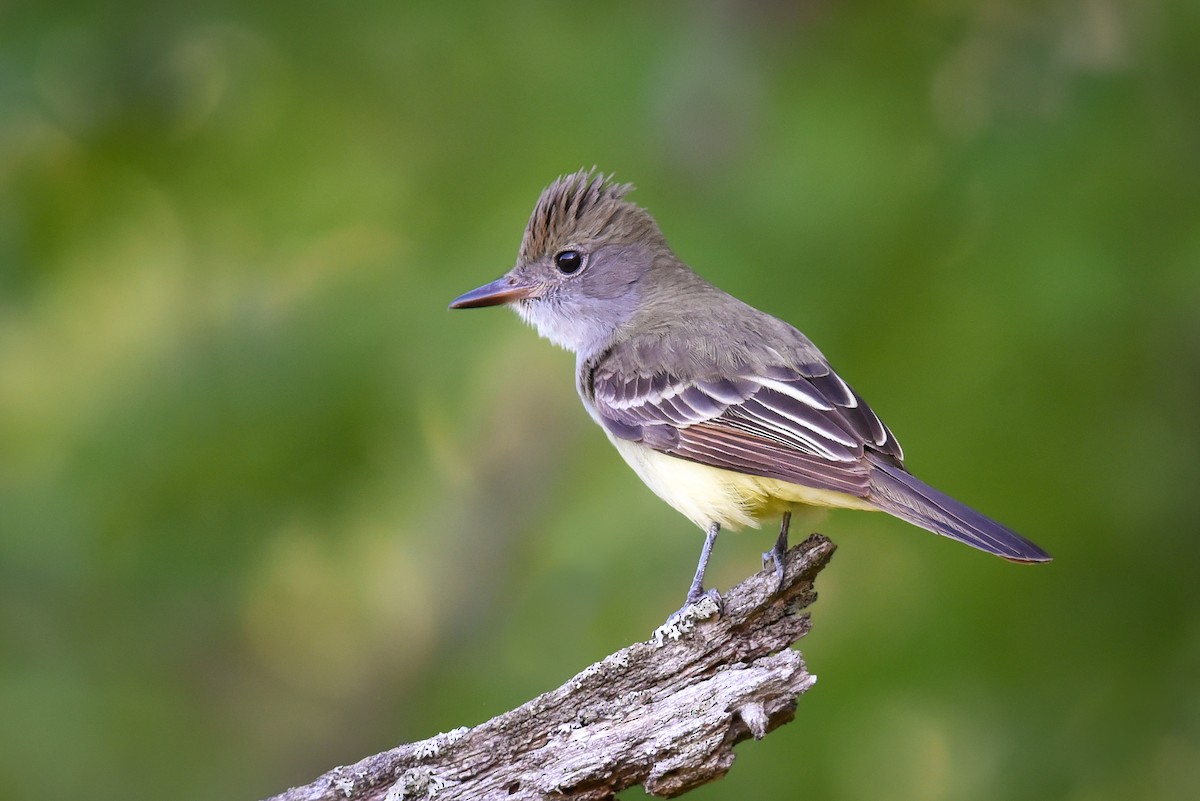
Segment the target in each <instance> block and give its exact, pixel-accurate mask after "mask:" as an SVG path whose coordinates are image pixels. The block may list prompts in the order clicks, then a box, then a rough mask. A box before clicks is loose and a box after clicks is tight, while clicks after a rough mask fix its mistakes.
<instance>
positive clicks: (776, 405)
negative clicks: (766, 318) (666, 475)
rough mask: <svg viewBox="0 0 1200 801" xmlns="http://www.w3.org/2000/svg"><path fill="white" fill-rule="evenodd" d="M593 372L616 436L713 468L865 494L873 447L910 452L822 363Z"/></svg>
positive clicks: (600, 408) (897, 455) (595, 394)
mask: <svg viewBox="0 0 1200 801" xmlns="http://www.w3.org/2000/svg"><path fill="white" fill-rule="evenodd" d="M591 379H592V380H591V396H592V402H593V405H594V407H595V409H596V412H597V414H598V416H599V418H600V420H601V422H602V423H604V424H605V426H606V427H607V428H608V430H609V431H610V432H611V433H612V434H613V435H614V436H616V437H619V438H621V439H632V440H640V441H643V442H645V443H646V444H647V445H649V446H650V447H652V448H654V449H655V450H659V451H662V452H663V453H668V454H671V455H674V456H678V457H680V458H683V459H690V460H692V461H696V462H700V463H703V464H710V465H712V466H714V467H722V468H725V469H728V470H736V471H738V472H743V473H749V474H752V475H760V476H764V477H768V478H777V479H780V480H784V481H791V482H795V483H799V484H803V485H805V486H810V487H816V488H819V489H831V490H835V491H839V492H848V493H851V494H854V495H858V496H865V495H866V494H867V492H869V488H870V482H869V476H868V474H869V469H870V468H869V465H868V463H867V462H866V461H864V454H865V452H866V451H867V450H868V449H869V450H872V451H877V452H878V453H880V454H881V455H883V456H885V457H890V458H891V459H893V460H894V461H896V463H897V464H898V463H899V460H900V459H901V458H902V457H901V452H900V449H899V446H898V445H897V444H896V442H895V438H894V437H892V436H891V432H889V431H888V430H887V427H886V426H884V425H883V423H882V422H880V421H879V418H878V417H876V416H875V413H874V412H872V411H871V410H870V408H869V407H868V406H867V404H866V403H865V402H863V400H862V399H861V398H860V397H859V396H858V395H857V394H855V393H854V391H853V390H852V389H850V387H849V386H848V385H847V384H846V382H844V381H842V380H841V378H839V377H838V376H837V374H836V373H834V372H833V371H832V370H830V369H829V368H828V367H827V366H826V365H823V364H813V365H806V366H805V369H803V370H796V369H793V368H789V367H784V366H775V367H770V368H767V369H765V370H761V371H758V372H756V373H753V374H750V373H747V374H742V375H736V376H730V377H722V378H706V379H698V380H690V381H689V380H681V379H679V378H676V377H674V376H671V375H669V374H666V373H661V372H660V373H655V374H654V375H648V376H647V375H638V376H633V377H630V376H628V375H618V374H616V373H615V372H614V371H611V370H609V371H604V370H597V371H594V372H593V373H592V376H591Z"/></svg>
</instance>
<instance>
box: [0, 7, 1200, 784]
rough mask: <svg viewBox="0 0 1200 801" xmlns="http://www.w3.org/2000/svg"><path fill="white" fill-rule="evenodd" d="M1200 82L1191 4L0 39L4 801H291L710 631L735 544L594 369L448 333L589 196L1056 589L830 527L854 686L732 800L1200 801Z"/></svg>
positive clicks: (383, 12)
mask: <svg viewBox="0 0 1200 801" xmlns="http://www.w3.org/2000/svg"><path fill="white" fill-rule="evenodd" d="M1198 41H1200V6H1198V5H1197V4H1196V3H1194V2H1191V0H1180V2H1176V3H1169V2H1168V3H1158V2H1146V3H1122V2H1117V1H1116V0H1061V1H1060V2H1046V3H1034V2H1018V1H1017V0H987V1H985V2H953V0H933V2H923V3H914V4H888V3H878V2H877V3H865V4H864V3H844V2H843V3H839V2H806V3H786V2H766V1H765V0H760V1H759V2H744V3H733V2H702V3H690V2H673V3H671V2H668V3H634V2H621V3H613V4H603V5H601V4H594V5H590V6H584V5H583V4H566V3H555V2H550V1H549V0H542V1H535V0H528V1H527V2H519V3H509V4H481V3H441V2H405V3H356V4H331V3H324V2H312V1H311V0H297V1H295V2H291V3H253V2H247V3H222V2H215V3H207V4H188V3H179V4H168V3H146V2H123V3H107V4H100V3H90V4H89V3H83V2H65V3H41V4H33V3H26V4H17V5H13V4H12V3H5V4H4V5H2V6H0V786H3V787H4V788H5V790H4V791H3V792H4V795H5V796H6V797H12V798H67V797H86V798H89V799H92V801H103V800H105V799H159V798H172V799H181V800H182V801H191V800H192V799H197V800H198V799H254V798H257V797H260V796H264V795H268V794H270V793H273V792H277V791H280V790H283V789H285V788H286V787H288V786H289V785H293V784H299V783H303V782H306V781H309V780H310V779H312V778H314V777H315V776H316V775H318V774H319V773H321V772H323V771H325V770H326V769H329V768H331V767H333V766H334V765H336V764H340V763H347V762H351V761H353V760H355V759H357V758H359V757H362V756H365V755H367V754H370V753H375V752H377V751H380V750H382V749H385V748H388V747H390V746H392V745H395V744H397V743H400V742H406V741H412V740H416V739H420V738H424V737H428V736H430V735H433V734H435V733H437V732H439V731H445V730H449V729H451V728H454V727H456V726H460V725H473V724H475V723H478V722H480V721H483V720H485V719H487V718H488V717H491V716H492V715H495V714H498V713H500V712H503V711H505V710H508V709H509V708H511V707H513V706H515V705H517V704H519V703H521V702H523V701H525V700H527V699H528V698H530V697H532V696H533V695H535V694H537V693H539V692H541V691H544V690H547V689H550V688H552V687H554V686H557V685H558V684H559V683H561V682H562V681H564V680H566V679H567V678H568V677H570V676H571V675H572V674H573V673H574V672H575V671H577V670H579V669H581V668H583V667H584V666H586V665H587V664H588V663H590V662H592V661H593V660H596V659H598V658H600V657H602V656H604V655H606V654H608V653H609V652H611V651H614V650H616V649H617V648H619V647H621V646H623V645H625V644H627V643H629V642H631V641H633V640H636V639H644V638H645V637H647V636H648V635H649V633H650V631H651V630H652V629H653V628H654V627H655V626H656V625H657V624H658V623H660V622H661V621H662V620H663V619H664V617H665V616H666V615H667V614H668V613H669V612H670V611H671V610H673V609H675V608H676V607H677V606H678V604H679V602H680V601H681V598H682V594H683V591H684V590H685V588H686V585H687V582H688V580H689V578H690V576H691V571H692V569H693V567H694V564H695V558H696V555H697V553H698V549H699V545H700V542H701V538H700V533H699V532H698V531H697V530H695V529H693V528H692V527H691V526H690V524H689V523H687V522H686V521H685V520H684V519H683V518H682V517H680V516H679V515H677V514H676V513H675V512H673V511H672V510H671V509H669V508H668V507H667V506H666V505H664V504H662V503H661V502H660V501H658V500H657V499H656V498H654V497H653V496H652V495H651V494H650V492H649V491H647V490H646V489H645V488H644V487H642V486H641V484H640V483H639V482H638V480H637V479H636V477H634V475H633V474H632V473H631V472H630V471H629V470H628V469H627V468H625V466H624V465H623V464H622V463H621V462H620V460H619V458H618V457H617V455H616V453H615V452H613V451H612V449H611V448H610V446H609V445H608V444H607V443H606V442H605V441H604V437H603V436H602V435H601V433H600V431H599V430H598V429H596V428H595V427H594V426H593V424H592V423H591V422H590V421H589V420H588V419H587V416H586V415H585V413H584V412H583V411H582V409H581V408H580V406H579V403H578V400H577V399H576V397H575V395H574V389H573V381H572V366H573V361H572V357H571V356H570V355H569V354H567V353H565V352H562V351H558V350H555V349H554V348H552V347H551V346H549V345H548V344H547V343H545V342H543V341H539V340H538V339H537V337H536V336H535V334H534V333H533V332H532V331H530V330H528V329H526V328H524V327H523V326H522V325H520V323H519V322H518V320H517V319H516V318H515V317H513V316H512V315H511V314H508V313H505V312H501V311H479V312H454V313H450V312H448V311H447V310H446V304H447V302H448V301H449V300H450V299H451V298H452V297H454V296H455V295H457V294H458V293H460V292H462V291H465V290H467V289H470V288H472V287H474V286H476V285H478V284H481V283H483V282H484V281H487V280H491V279H492V278H494V277H496V276H498V275H499V274H500V273H502V272H503V271H504V270H506V269H507V268H508V267H509V266H510V265H511V264H512V261H513V258H514V256H515V253H516V247H517V244H518V242H519V239H520V234H521V230H522V227H523V225H524V223H525V220H526V218H527V216H528V213H529V210H530V208H531V207H532V204H533V202H534V200H535V199H536V197H537V195H538V193H539V192H540V190H541V188H542V187H543V186H544V185H545V184H546V183H548V182H549V181H550V180H551V179H553V178H554V177H555V176H557V175H559V174H561V173H564V172H570V171H573V170H575V169H578V168H579V167H581V166H591V165H593V164H595V165H599V166H600V167H601V168H602V169H604V170H607V171H613V172H615V173H616V175H617V177H618V178H619V179H622V180H628V181H633V182H635V183H637V184H638V185H639V186H640V189H639V190H638V192H637V193H636V194H635V195H634V199H636V200H637V201H639V202H640V203H642V204H643V205H646V206H647V207H648V208H650V209H651V211H652V212H653V213H654V214H655V215H656V216H657V218H658V220H659V221H660V223H661V224H662V227H663V228H664V230H665V231H666V233H667V235H668V237H669V238H670V240H671V242H672V243H673V245H674V246H675V249H676V250H677V252H678V253H679V254H680V256H681V257H682V258H684V259H685V260H686V261H688V262H689V263H691V264H692V265H693V266H694V267H695V268H696V269H697V270H698V271H700V272H701V273H702V274H704V275H705V276H707V277H709V278H710V279H712V280H713V281H714V282H716V283H718V284H719V285H721V286H722V287H724V288H726V289H727V290H729V291H731V292H733V293H734V294H736V295H738V296H740V297H742V298H744V299H745V300H747V301H749V302H751V303H753V304H755V305H757V306H760V307H762V308H764V309H766V310H768V311H771V312H773V313H775V314H777V315H779V316H781V317H784V318H786V319H788V320H790V321H792V322H794V323H796V324H797V325H798V326H800V327H801V328H803V329H804V330H805V331H806V332H807V333H808V334H809V335H810V336H811V337H812V338H813V339H814V340H815V341H816V342H817V343H818V344H819V345H820V346H821V347H822V348H823V349H824V350H825V352H826V354H827V355H828V356H829V357H830V359H831V360H832V361H833V363H834V364H835V366H837V367H838V368H839V369H840V370H841V372H842V373H843V374H844V375H846V376H847V377H848V378H849V380H850V381H851V382H852V383H853V384H854V385H855V386H856V387H857V388H858V390H859V391H860V392H861V393H862V394H863V395H864V396H865V397H867V398H868V399H869V400H870V401H871V403H872V405H873V406H875V408H876V409H877V410H878V411H879V412H880V413H881V414H882V416H883V417H884V418H885V419H886V420H887V421H888V422H889V423H890V425H891V426H892V428H893V429H894V430H895V431H896V432H897V433H898V434H899V438H900V440H901V441H902V442H903V443H904V444H905V446H906V450H907V452H908V456H909V460H908V461H909V466H910V467H911V468H912V469H913V470H914V471H915V472H917V473H918V474H920V475H922V476H924V477H925V478H927V479H928V480H929V481H930V482H931V483H934V484H936V485H938V486H940V487H942V488H943V489H946V490H947V491H949V492H951V493H952V494H954V495H956V496H958V497H960V498H961V499H963V500H965V501H967V502H968V503H971V504H972V505H975V506H977V507H978V508H980V509H981V510H984V511H986V512H990V513H992V514H994V515H996V516H997V517H999V518H1001V519H1003V520H1004V521H1006V522H1008V523H1009V524H1011V525H1012V526H1013V527H1015V528H1017V529H1018V530H1020V531H1022V532H1025V533H1027V534H1028V535H1029V536H1031V537H1033V538H1034V539H1036V540H1037V541H1038V542H1039V543H1041V544H1042V545H1044V546H1045V547H1046V548H1047V549H1049V550H1050V551H1051V552H1052V553H1054V554H1055V556H1056V557H1057V559H1056V561H1055V562H1053V563H1052V564H1051V565H1049V566H1045V567H1032V568H1027V567H1018V566H1014V565H1010V564H1007V563H1005V562H1002V561H1001V560H998V559H993V558H989V557H986V556H984V555H983V554H979V553H976V552H973V551H970V550H968V549H966V548H963V547H959V546H955V545H953V544H952V543H950V542H948V541H946V540H942V539H940V538H936V537H933V536H930V535H928V534H925V533H923V532H921V531H919V530H917V529H914V528H912V527H909V526H906V525H904V524H902V523H900V522H898V521H895V520H892V519H890V518H886V517H884V516H882V515H879V516H876V515H867V514H861V513H851V512H843V513H838V514H835V515H833V516H832V517H831V518H829V519H828V520H826V521H824V522H823V523H821V530H822V531H824V532H825V533H827V534H829V535H830V536H832V537H833V538H834V539H835V540H836V542H838V543H839V546H840V550H839V551H838V553H837V556H836V557H835V559H834V561H833V563H832V564H831V566H830V567H829V569H828V570H826V571H825V572H824V573H823V574H822V576H821V578H820V580H819V585H818V587H819V590H820V593H821V598H820V601H819V602H818V603H817V605H816V606H815V608H814V610H813V612H814V621H815V627H814V630H813V632H812V634H811V635H810V636H809V637H808V638H807V639H806V640H805V641H804V642H803V643H802V646H803V648H802V650H803V651H804V654H805V656H806V658H807V659H808V661H809V663H810V666H811V668H812V669H813V671H814V672H815V673H817V674H818V675H819V676H820V683H819V684H818V685H817V686H816V688H815V690H814V691H813V692H811V693H810V694H809V695H807V696H806V697H805V698H804V699H803V700H802V702H801V704H800V707H799V711H798V713H797V717H796V721H795V722H794V723H793V724H791V725H789V726H787V727H786V728H785V729H782V730H780V731H778V732H776V733H775V734H773V735H772V736H771V737H769V738H768V739H767V740H765V741H763V742H758V743H755V742H751V743H746V744H743V745H741V746H739V749H738V751H739V754H740V756H739V759H738V761H737V763H736V764H735V765H734V767H733V770H732V771H731V773H730V775H729V776H728V777H727V778H726V779H725V780H723V781H722V782H719V783H717V784H714V785H710V786H708V787H706V788H703V789H702V790H700V791H697V792H696V793H695V794H694V796H689V797H694V798H697V799H717V798H756V799H790V798H795V797H805V798H813V799H857V798H921V799H963V798H970V799H1013V798H1055V799H1080V800H1084V799H1086V800H1087V801H1092V800H1093V799H1095V800H1097V801H1099V800H1101V799H1148V798H1152V799H1193V798H1196V797H1198V796H1200V680H1198V679H1197V671H1198V669H1200V590H1198V589H1197V585H1198V581H1197V568H1198V567H1200V537H1198V534H1200V523H1198V514H1197V509H1196V494H1197V492H1198V491H1200V470H1198V469H1197V457H1198V456H1200V424H1198V423H1197V413H1198V410H1200V95H1198V94H1197V85H1198V84H1200V47H1197V42H1198ZM771 536H772V535H771V533H770V532H757V533H755V532H751V533H749V534H745V535H739V536H729V537H726V538H724V539H723V540H722V542H721V543H720V546H719V548H718V550H717V553H716V557H715V564H714V567H713V571H712V574H711V575H712V577H713V579H714V580H715V583H716V585H717V586H719V587H728V586H729V585H730V584H732V583H735V582H736V581H738V580H739V579H741V578H742V577H744V576H746V575H748V574H749V573H750V572H752V571H753V570H754V569H756V567H757V563H758V553H759V552H760V551H762V550H763V549H765V548H766V547H767V546H768V545H769V544H770V541H771ZM623 796H626V797H628V798H637V797H640V796H641V791H640V790H638V789H634V790H631V791H629V792H627V793H624V794H623Z"/></svg>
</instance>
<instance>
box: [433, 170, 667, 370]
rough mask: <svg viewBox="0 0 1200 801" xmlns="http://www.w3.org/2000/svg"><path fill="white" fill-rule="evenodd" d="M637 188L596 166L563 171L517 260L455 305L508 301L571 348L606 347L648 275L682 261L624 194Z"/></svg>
mask: <svg viewBox="0 0 1200 801" xmlns="http://www.w3.org/2000/svg"><path fill="white" fill-rule="evenodd" d="M632 188H633V187H632V186H631V185H630V184H617V183H613V182H612V180H611V179H610V178H608V177H606V176H604V175H602V174H600V173H597V172H595V171H586V170H581V171H580V172H576V173H573V174H571V175H565V176H562V177H561V178H559V179H558V180H556V181H555V182H554V183H552V184H550V186H548V187H546V189H545V191H543V192H542V196H541V197H540V198H538V202H537V205H535V206H534V209H533V214H532V215H531V216H530V217H529V224H528V225H527V226H526V227H525V235H524V237H523V238H522V240H521V249H520V252H519V253H518V255H517V263H516V265H515V266H514V267H513V268H512V269H511V270H509V271H508V272H507V273H506V274H505V275H503V276H501V277H500V278H499V279H497V280H495V281H493V282H491V283H490V284H485V285H484V286H481V287H479V288H478V289H474V290H471V291H470V292H467V293H466V294H464V295H461V296H460V297H458V298H455V300H454V301H453V302H452V303H451V304H450V308H452V309H469V308H475V307H479V306H498V305H501V304H505V305H508V306H510V307H512V309H513V310H514V311H515V312H517V314H519V315H520V316H521V317H522V318H523V319H524V320H525V321H526V322H528V323H530V324H532V325H533V326H534V327H536V328H537V330H538V332H539V333H540V334H541V335H542V336H544V337H546V338H547V339H549V340H551V341H552V342H554V343H555V344H557V345H560V346H562V347H564V348H567V349H568V350H571V351H574V352H576V353H585V354H586V353H590V352H592V351H593V350H594V349H596V348H599V347H602V346H604V344H605V343H608V342H610V341H611V340H612V338H613V336H614V335H615V334H616V332H617V331H618V330H619V329H620V328H621V326H623V325H625V324H627V323H628V322H629V320H630V319H631V318H632V316H633V315H634V314H635V313H636V312H637V310H638V308H639V303H640V302H641V298H642V297H643V296H644V294H645V291H646V289H647V285H648V284H649V283H652V281H647V280H646V276H647V275H648V274H651V273H652V272H653V271H654V268H655V266H656V265H663V264H667V263H675V258H674V255H673V254H672V253H671V251H670V248H669V247H668V246H667V243H666V241H665V239H664V238H663V235H662V233H661V231H660V230H659V228H658V224H657V223H656V222H655V221H654V218H652V217H651V216H650V214H649V213H648V212H647V211H646V210H645V209H643V208H641V207H640V206H637V205H636V204H634V203H631V202H629V201H628V200H625V199H624V198H625V194H626V193H627V192H628V191H629V190H631V189H632Z"/></svg>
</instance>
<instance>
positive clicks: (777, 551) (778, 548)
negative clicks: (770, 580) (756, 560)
mask: <svg viewBox="0 0 1200 801" xmlns="http://www.w3.org/2000/svg"><path fill="white" fill-rule="evenodd" d="M786 558H787V538H786V537H780V538H779V539H777V540H775V545H774V547H772V548H771V550H769V551H763V555H762V564H763V567H764V568H767V567H770V566H771V565H775V578H776V584H775V592H776V594H778V593H780V592H783V584H784V579H785V576H784V572H785V570H784V565H785V563H784V560H785V559H786Z"/></svg>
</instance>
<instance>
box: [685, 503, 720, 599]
mask: <svg viewBox="0 0 1200 801" xmlns="http://www.w3.org/2000/svg"><path fill="white" fill-rule="evenodd" d="M720 531H721V524H720V523H713V524H712V525H711V526H709V527H708V536H706V537H705V538H704V548H703V549H702V550H701V551H700V564H698V565H696V577H695V578H693V579H692V586H691V587H689V588H688V594H687V603H685V604H684V605H683V606H684V608H685V609H686V608H687V607H689V606H691V605H692V604H694V603H696V602H697V601H699V600H700V599H701V598H703V597H704V596H706V595H707V596H708V597H709V598H712V599H713V600H714V601H716V602H717V603H718V604H719V603H720V602H721V594H720V593H718V592H717V591H716V590H707V591H706V590H705V589H704V571H705V570H707V569H708V557H710V556H712V549H713V543H715V542H716V541H717V534H718V533H719V532H720Z"/></svg>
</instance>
